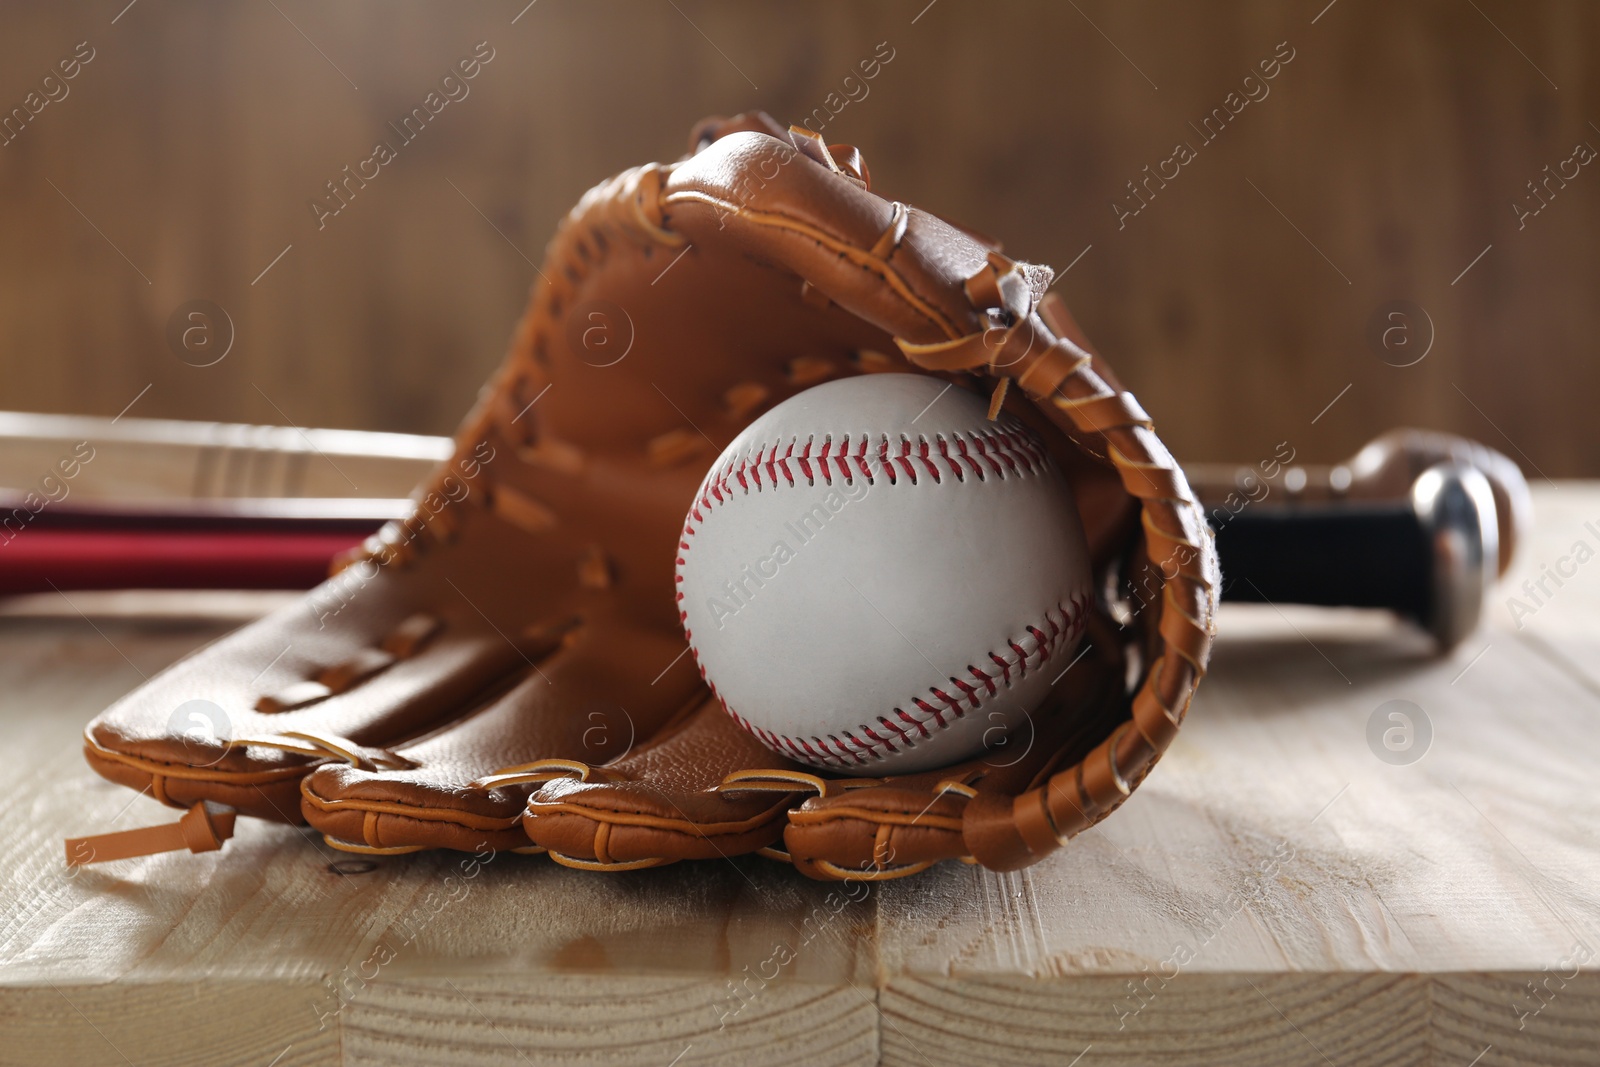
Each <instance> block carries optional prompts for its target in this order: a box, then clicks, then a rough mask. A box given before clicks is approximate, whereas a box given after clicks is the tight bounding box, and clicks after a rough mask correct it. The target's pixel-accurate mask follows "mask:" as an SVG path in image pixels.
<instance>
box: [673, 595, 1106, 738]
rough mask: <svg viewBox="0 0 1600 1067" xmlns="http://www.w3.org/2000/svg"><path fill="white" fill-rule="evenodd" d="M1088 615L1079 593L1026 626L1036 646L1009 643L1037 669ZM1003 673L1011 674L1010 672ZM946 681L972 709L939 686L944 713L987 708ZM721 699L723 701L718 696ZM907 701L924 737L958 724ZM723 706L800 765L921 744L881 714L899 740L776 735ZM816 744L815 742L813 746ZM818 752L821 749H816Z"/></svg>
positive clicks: (934, 690) (906, 717)
mask: <svg viewBox="0 0 1600 1067" xmlns="http://www.w3.org/2000/svg"><path fill="white" fill-rule="evenodd" d="M1088 613H1089V597H1088V595H1087V594H1080V595H1078V596H1075V597H1073V598H1072V599H1071V600H1068V601H1065V602H1063V603H1061V604H1060V605H1058V606H1057V607H1056V608H1055V609H1054V610H1053V611H1049V610H1047V611H1046V612H1045V614H1044V619H1043V620H1042V621H1043V624H1044V625H1043V627H1040V626H1027V627H1024V628H1023V632H1024V633H1025V634H1027V635H1028V636H1029V637H1031V638H1032V639H1033V640H1034V642H1035V648H1034V649H1033V650H1032V651H1031V652H1029V651H1027V650H1025V649H1023V648H1022V646H1021V645H1020V644H1019V643H1018V642H1016V641H1008V642H1007V645H1008V646H1009V647H1010V648H1011V649H1013V650H1014V651H1016V652H1018V655H1019V659H1020V660H1023V661H1025V660H1027V659H1028V658H1030V657H1031V658H1032V659H1033V661H1034V662H1033V665H1032V666H1033V669H1034V670H1037V669H1039V668H1040V667H1043V666H1044V665H1045V664H1046V663H1048V662H1049V661H1050V660H1051V659H1053V658H1055V656H1056V655H1057V654H1058V653H1059V652H1060V651H1061V650H1062V649H1063V648H1065V647H1067V646H1068V645H1069V644H1071V643H1072V639H1073V638H1075V637H1077V636H1078V635H1079V634H1081V633H1082V631H1083V626H1084V623H1085V621H1086V620H1087V618H1088ZM1046 630H1049V631H1050V632H1049V633H1046V632H1045V631H1046ZM689 647H690V649H691V651H693V652H694V655H695V659H696V660H697V661H698V659H699V655H700V654H699V651H698V650H696V649H695V648H694V646H693V645H692V644H691V645H690V646H689ZM989 656H990V658H991V659H993V660H995V661H996V662H997V663H1000V664H1002V665H1005V660H1004V658H1003V657H1001V656H999V655H998V654H996V653H993V652H991V653H990V654H989ZM967 669H968V670H970V671H972V672H973V673H975V674H978V675H980V676H981V677H984V679H985V682H986V685H987V686H989V687H993V684H994V683H993V678H992V677H991V676H988V675H983V674H982V672H980V671H978V670H977V668H975V667H968V668H967ZM704 673H705V671H704V668H703V667H702V668H701V674H702V676H703V675H704ZM1004 673H1006V674H1008V672H1004ZM1017 673H1018V678H1019V680H1020V678H1021V676H1022V673H1023V672H1022V670H1021V669H1019V670H1018V672H1017ZM948 681H949V682H950V683H951V684H952V685H955V686H956V687H957V688H959V689H960V690H961V692H962V694H963V695H964V696H965V697H966V698H967V700H969V701H970V702H971V706H970V707H964V706H963V705H962V703H961V702H960V701H957V700H956V699H955V698H953V697H951V696H950V695H949V694H947V693H945V692H944V691H943V690H941V689H940V688H939V687H938V686H930V687H929V688H928V690H927V692H928V694H929V695H931V696H934V697H937V698H938V699H939V700H940V701H942V702H943V703H945V704H946V705H947V708H946V709H945V710H948V711H953V712H954V713H955V715H956V718H957V719H959V718H962V717H964V716H965V715H966V713H967V712H968V711H977V710H979V709H980V708H982V707H983V706H984V702H985V696H984V694H983V693H980V692H979V691H978V690H977V689H976V688H975V687H973V686H970V685H967V684H965V683H964V682H962V681H961V680H960V679H959V678H956V677H955V676H953V675H952V676H951V677H950V678H949V679H948ZM1002 684H1003V685H1005V686H1006V687H1007V688H1009V687H1010V684H1011V682H1010V679H1009V676H1007V677H1005V678H1003V680H1002ZM714 691H715V690H714V689H713V692H714ZM997 692H998V690H997V689H994V688H991V691H990V694H989V695H996V694H997ZM719 699H721V698H720V697H719ZM909 703H910V704H913V705H915V706H916V707H917V709H918V710H919V711H922V712H924V713H925V714H926V718H923V719H918V718H917V717H915V716H914V715H911V714H909V713H908V712H907V711H906V710H905V709H904V708H898V707H897V708H895V709H894V713H895V715H897V716H898V717H899V718H900V719H901V720H903V721H904V722H906V723H909V724H910V725H912V726H914V727H916V728H917V729H918V730H920V731H921V734H922V737H923V739H926V738H929V737H932V736H933V732H932V731H930V730H929V728H928V727H929V726H930V725H932V726H933V727H934V729H935V730H942V729H944V728H946V727H948V726H950V725H951V723H952V722H954V721H955V719H947V717H946V715H945V714H944V712H943V711H941V710H940V709H939V708H938V707H936V706H934V705H933V704H931V703H929V702H928V701H926V700H924V699H923V698H922V697H912V698H911V700H910V701H909ZM723 707H725V708H727V710H728V714H729V715H731V716H732V717H733V721H734V722H736V723H738V724H739V726H740V727H742V728H743V729H744V730H745V731H746V732H748V733H750V734H752V735H753V736H755V737H756V738H757V739H759V740H761V741H762V742H763V743H765V744H766V745H767V747H768V748H771V749H774V750H775V751H778V752H782V753H786V754H788V755H791V756H794V757H795V758H797V759H799V760H801V762H810V763H812V764H822V765H824V766H829V767H848V766H860V765H862V764H865V763H867V762H869V761H870V760H876V759H882V758H883V757H884V755H885V754H886V753H898V752H899V751H900V748H896V747H895V744H894V742H895V741H898V742H899V743H900V746H901V747H902V748H905V749H912V748H915V747H916V745H917V738H916V737H914V736H913V735H912V734H910V733H908V732H907V731H906V730H905V729H904V728H903V727H901V726H899V725H898V724H896V723H895V722H894V721H893V720H892V719H889V718H887V717H886V716H883V715H879V716H878V719H877V721H878V725H879V726H882V727H884V728H885V730H892V731H894V733H895V734H896V735H898V736H897V737H894V738H890V737H883V736H879V735H878V734H877V733H875V732H874V731H873V729H872V727H870V726H868V725H867V724H865V723H862V724H861V725H859V726H857V727H856V730H858V731H860V732H861V733H862V734H865V735H866V738H867V739H865V740H863V739H862V738H861V737H858V736H856V733H855V732H854V731H851V730H840V731H838V732H837V733H831V734H828V735H827V737H826V738H824V737H821V736H818V735H815V734H814V735H812V736H811V737H809V738H806V737H798V736H790V735H787V734H779V733H774V732H773V731H771V730H767V729H763V728H762V727H759V726H756V725H755V724H754V723H752V722H750V721H749V720H748V719H746V718H745V717H744V716H742V715H740V714H739V713H738V712H737V711H735V710H734V709H733V708H731V707H728V704H727V702H726V701H723ZM841 737H842V738H844V739H845V741H848V742H849V744H848V745H846V744H845V743H844V741H841V740H840V738H841ZM813 742H815V747H813ZM818 749H820V750H821V751H818ZM835 750H837V754H835Z"/></svg>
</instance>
